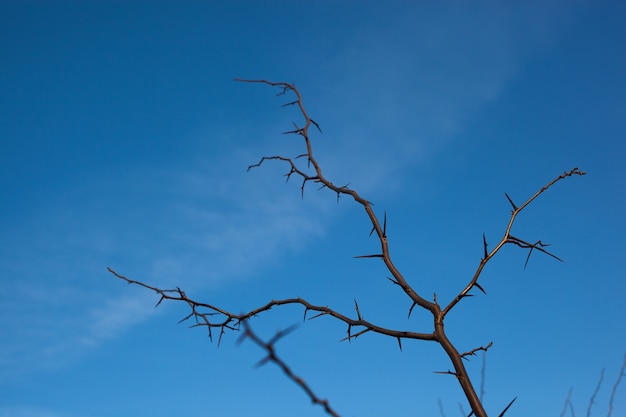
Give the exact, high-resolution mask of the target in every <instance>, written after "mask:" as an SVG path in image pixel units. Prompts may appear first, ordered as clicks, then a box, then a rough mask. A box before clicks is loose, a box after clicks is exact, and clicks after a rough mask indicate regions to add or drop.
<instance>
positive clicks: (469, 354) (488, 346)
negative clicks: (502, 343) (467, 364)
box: [461, 342, 493, 358]
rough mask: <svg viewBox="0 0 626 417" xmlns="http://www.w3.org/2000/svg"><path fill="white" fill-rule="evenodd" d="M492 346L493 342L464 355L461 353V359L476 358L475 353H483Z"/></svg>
mask: <svg viewBox="0 0 626 417" xmlns="http://www.w3.org/2000/svg"><path fill="white" fill-rule="evenodd" d="M491 346H493V342H489V344H488V345H487V346H479V347H477V348H474V349H472V350H470V351H468V352H465V353H461V357H462V358H464V357H466V356H476V352H480V351H481V350H482V351H484V352H487V350H488V349H489V348H490V347H491Z"/></svg>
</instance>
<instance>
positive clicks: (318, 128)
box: [309, 119, 322, 133]
mask: <svg viewBox="0 0 626 417" xmlns="http://www.w3.org/2000/svg"><path fill="white" fill-rule="evenodd" d="M309 120H310V121H311V123H313V124H314V125H315V127H316V128H317V130H319V131H320V133H322V129H320V125H318V124H317V122H315V120H313V119H309Z"/></svg>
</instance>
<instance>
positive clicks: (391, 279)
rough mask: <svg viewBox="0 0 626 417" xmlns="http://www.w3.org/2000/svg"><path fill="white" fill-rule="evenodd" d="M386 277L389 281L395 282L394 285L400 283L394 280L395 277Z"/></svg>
mask: <svg viewBox="0 0 626 417" xmlns="http://www.w3.org/2000/svg"><path fill="white" fill-rule="evenodd" d="M387 279H388V280H389V281H391V282H392V283H394V284H396V285H400V283H399V282H398V281H396V280H395V279H393V278H389V277H387Z"/></svg>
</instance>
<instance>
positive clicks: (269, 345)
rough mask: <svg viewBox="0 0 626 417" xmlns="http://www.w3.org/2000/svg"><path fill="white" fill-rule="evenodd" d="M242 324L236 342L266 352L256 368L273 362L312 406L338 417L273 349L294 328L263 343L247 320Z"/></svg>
mask: <svg viewBox="0 0 626 417" xmlns="http://www.w3.org/2000/svg"><path fill="white" fill-rule="evenodd" d="M242 324H243V328H244V333H243V334H242V335H241V337H240V338H239V340H238V342H239V343H241V342H243V340H244V339H246V338H247V339H250V340H252V341H253V342H254V343H255V344H256V345H257V346H259V347H261V348H262V349H264V350H265V351H266V352H267V356H266V357H265V358H264V359H262V360H261V361H259V362H258V363H257V366H263V365H265V364H266V363H267V362H268V361H271V362H274V363H275V364H276V365H277V366H278V367H279V368H280V369H282V371H283V373H284V374H285V375H287V378H289V379H291V380H292V381H293V382H295V383H296V384H297V385H298V386H299V387H300V388H302V389H303V390H304V392H306V394H307V395H308V396H309V398H310V399H311V401H312V402H313V404H319V405H321V406H322V407H324V411H326V414H328V415H330V416H333V417H339V414H337V412H336V411H335V410H333V408H332V407H331V406H330V404H329V402H328V400H323V399H321V398H319V397H318V396H317V395H315V393H314V392H313V390H312V389H311V388H310V387H309V385H308V384H307V383H306V382H305V381H304V380H303V379H302V378H300V377H299V376H297V375H296V374H294V373H293V372H292V371H291V368H290V367H289V366H287V364H286V363H285V362H284V361H283V360H282V359H281V358H280V357H279V356H278V355H277V354H276V348H275V347H274V345H275V344H276V342H278V340H280V339H281V338H283V337H284V336H286V335H287V334H289V333H291V332H292V331H293V329H294V328H295V326H291V327H290V328H288V329H286V330H283V331H279V332H277V333H276V334H275V335H274V337H272V339H270V341H268V342H264V341H263V340H262V339H261V338H260V337H259V336H257V335H256V333H254V332H253V331H252V329H251V328H250V324H248V321H247V320H245V321H243V322H242Z"/></svg>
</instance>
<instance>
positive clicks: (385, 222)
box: [383, 210, 387, 237]
mask: <svg viewBox="0 0 626 417" xmlns="http://www.w3.org/2000/svg"><path fill="white" fill-rule="evenodd" d="M383 237H387V210H385V214H384V217H383Z"/></svg>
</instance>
